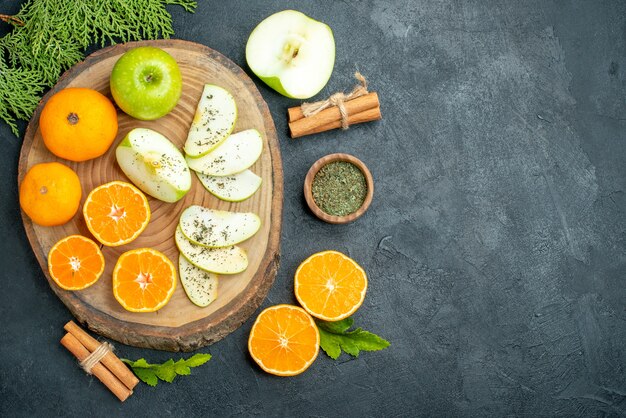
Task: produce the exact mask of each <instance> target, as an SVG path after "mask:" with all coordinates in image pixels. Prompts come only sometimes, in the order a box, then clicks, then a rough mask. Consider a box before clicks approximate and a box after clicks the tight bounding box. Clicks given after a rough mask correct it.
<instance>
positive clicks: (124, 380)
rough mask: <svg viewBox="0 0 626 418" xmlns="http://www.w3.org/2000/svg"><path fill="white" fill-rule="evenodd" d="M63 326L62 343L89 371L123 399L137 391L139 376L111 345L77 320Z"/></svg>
mask: <svg viewBox="0 0 626 418" xmlns="http://www.w3.org/2000/svg"><path fill="white" fill-rule="evenodd" d="M63 328H64V329H65V330H66V331H67V334H65V336H63V338H61V344H62V345H63V347H65V348H67V349H68V350H69V352H70V353H72V354H73V355H74V357H76V358H77V359H78V361H79V364H80V366H81V367H82V368H83V369H84V370H85V371H86V372H87V373H89V374H93V375H94V376H96V377H97V378H98V380H100V381H101V382H102V383H103V384H104V385H105V386H106V387H107V388H108V389H109V390H110V391H111V392H113V394H114V395H115V396H117V398H118V399H119V400H120V401H122V402H124V401H125V400H126V399H127V398H128V397H129V396H130V395H132V394H133V388H134V387H135V386H136V385H137V384H138V383H139V379H137V377H136V376H135V375H134V374H133V372H132V371H130V369H129V368H128V367H126V365H125V364H124V363H122V361H121V360H120V359H119V358H117V356H116V355H115V354H113V346H112V345H111V344H109V343H106V342H105V343H102V344H101V343H100V342H99V341H98V340H96V339H95V338H93V337H92V336H91V335H89V334H87V333H86V332H85V331H83V330H82V329H81V328H80V327H79V326H78V325H76V324H75V323H74V321H70V322H68V323H67V324H65V326H64V327H63Z"/></svg>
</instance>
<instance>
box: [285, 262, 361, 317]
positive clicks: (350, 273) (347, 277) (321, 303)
mask: <svg viewBox="0 0 626 418" xmlns="http://www.w3.org/2000/svg"><path fill="white" fill-rule="evenodd" d="M294 288H295V293H296V298H297V299H298V302H300V305H302V307H303V308H304V309H306V311H307V312H308V313H310V314H311V315H313V316H314V317H316V318H320V319H323V320H324V321H339V320H342V319H344V318H347V317H349V316H350V315H352V314H353V313H354V312H356V310H357V309H359V307H360V306H361V304H362V303H363V299H365V292H366V291H367V275H366V274H365V271H364V270H363V269H362V268H361V266H359V265H358V264H357V263H356V262H355V261H354V260H353V259H351V258H350V257H348V256H346V255H344V254H342V253H340V252H337V251H322V252H320V253H316V254H313V255H312V256H310V257H309V258H307V259H306V260H304V261H303V262H302V264H300V266H299V267H298V270H296V275H295V283H294Z"/></svg>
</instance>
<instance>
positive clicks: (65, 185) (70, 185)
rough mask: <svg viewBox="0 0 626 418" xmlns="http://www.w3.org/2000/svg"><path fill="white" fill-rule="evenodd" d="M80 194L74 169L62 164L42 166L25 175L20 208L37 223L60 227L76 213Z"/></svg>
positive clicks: (35, 166)
mask: <svg viewBox="0 0 626 418" xmlns="http://www.w3.org/2000/svg"><path fill="white" fill-rule="evenodd" d="M81 194H82V192H81V188H80V180H79V179H78V175H77V174H76V173H75V172H74V170H72V169H71V168H69V167H68V166H66V165H63V164H61V163H42V164H37V165H34V166H33V167H32V168H31V169H30V170H28V173H26V176H24V180H22V184H20V206H21V207H22V210H24V212H25V213H26V215H28V217H29V218H30V219H32V220H33V222H35V223H36V224H39V225H43V226H55V225H63V224H64V223H66V222H67V221H69V220H70V219H72V217H73V216H74V214H75V213H76V212H77V211H78V207H79V206H80V197H81Z"/></svg>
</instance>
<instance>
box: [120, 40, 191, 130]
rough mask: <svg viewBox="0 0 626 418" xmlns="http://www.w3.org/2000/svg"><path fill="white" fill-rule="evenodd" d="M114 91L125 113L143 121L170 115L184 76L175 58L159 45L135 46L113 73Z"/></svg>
mask: <svg viewBox="0 0 626 418" xmlns="http://www.w3.org/2000/svg"><path fill="white" fill-rule="evenodd" d="M110 85H111V94H112V95H113V99H114V100H115V103H117V105H118V106H119V107H120V109H122V110H123V111H124V112H125V113H127V114H129V115H130V116H132V117H134V118H136V119H141V120H154V119H158V118H160V117H162V116H165V115H167V114H168V113H169V112H170V111H171V110H172V109H173V108H174V107H175V106H176V103H178V99H180V95H181V93H182V90H183V79H182V76H181V74H180V69H179V68H178V64H177V63H176V60H175V59H174V58H172V56H171V55H170V54H168V53H167V52H165V51H163V50H162V49H160V48H154V47H151V46H142V47H138V48H133V49H131V50H130V51H128V52H126V53H125V54H124V55H122V57H121V58H120V59H119V60H117V62H116V63H115V66H114V67H113V71H112V72H111V81H110Z"/></svg>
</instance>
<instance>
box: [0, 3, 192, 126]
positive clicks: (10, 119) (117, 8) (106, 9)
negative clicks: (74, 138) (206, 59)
mask: <svg viewBox="0 0 626 418" xmlns="http://www.w3.org/2000/svg"><path fill="white" fill-rule="evenodd" d="M166 5H178V6H181V7H183V8H184V9H185V10H186V11H188V12H193V11H194V10H195V8H196V6H197V3H196V2H195V1H192V0H28V1H26V2H25V3H24V4H23V5H22V7H21V9H20V11H19V12H18V14H17V15H15V16H6V18H4V17H3V16H4V15H0V20H5V21H7V22H9V23H12V24H13V26H14V27H13V30H12V32H10V33H9V34H7V35H5V36H4V37H2V38H1V39H0V119H2V120H4V121H5V122H6V123H7V124H8V125H9V126H10V127H11V130H12V131H13V132H14V133H15V134H16V136H17V135H18V130H17V125H16V124H15V121H16V119H23V120H28V119H29V118H30V117H31V116H32V113H33V111H34V109H35V107H36V106H37V103H38V102H39V100H40V99H41V94H42V93H43V91H44V89H45V88H46V87H51V86H52V85H54V83H56V81H57V80H58V78H59V77H60V76H61V74H62V73H63V72H64V71H65V70H67V69H68V68H70V67H71V66H72V65H74V64H76V63H77V62H79V61H80V60H82V59H83V58H84V51H85V49H86V48H87V47H88V46H90V45H91V44H94V43H95V44H99V45H100V46H105V45H107V44H115V43H116V42H129V41H135V40H140V39H157V38H159V37H162V38H169V37H170V36H171V35H173V34H174V30H173V28H172V16H171V15H170V14H169V12H168V11H167V10H166V7H165V6H166ZM20 23H21V24H20Z"/></svg>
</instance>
